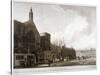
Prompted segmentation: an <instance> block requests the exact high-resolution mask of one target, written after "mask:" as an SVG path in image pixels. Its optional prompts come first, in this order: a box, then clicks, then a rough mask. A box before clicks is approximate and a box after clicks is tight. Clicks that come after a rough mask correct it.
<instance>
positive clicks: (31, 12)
mask: <svg viewBox="0 0 100 75" xmlns="http://www.w3.org/2000/svg"><path fill="white" fill-rule="evenodd" d="M29 20H30V21H33V11H32V7H31V8H30V12H29Z"/></svg>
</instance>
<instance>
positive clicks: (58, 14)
mask: <svg viewBox="0 0 100 75" xmlns="http://www.w3.org/2000/svg"><path fill="white" fill-rule="evenodd" d="M30 8H32V10H33V20H34V23H35V25H36V27H37V29H38V31H39V33H42V32H48V33H50V34H51V42H52V43H57V42H63V43H62V45H63V44H65V45H66V47H73V48H75V49H76V50H80V49H83V50H85V49H90V48H96V7H94V6H76V5H58V4H43V3H25V2H14V3H13V19H16V20H18V21H20V22H25V21H28V20H29V11H30Z"/></svg>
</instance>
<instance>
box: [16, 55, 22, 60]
mask: <svg viewBox="0 0 100 75" xmlns="http://www.w3.org/2000/svg"><path fill="white" fill-rule="evenodd" d="M21 59H24V56H22V55H16V60H21Z"/></svg>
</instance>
